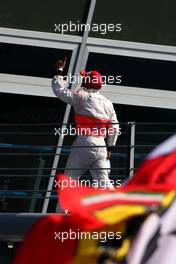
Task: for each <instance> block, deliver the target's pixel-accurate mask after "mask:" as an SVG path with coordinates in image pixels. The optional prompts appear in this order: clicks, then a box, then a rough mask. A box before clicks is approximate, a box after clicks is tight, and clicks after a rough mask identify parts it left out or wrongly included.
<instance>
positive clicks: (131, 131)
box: [127, 122, 135, 178]
mask: <svg viewBox="0 0 176 264" xmlns="http://www.w3.org/2000/svg"><path fill="white" fill-rule="evenodd" d="M134 152H135V122H128V161H127V164H128V165H127V177H128V178H131V177H133V174H134Z"/></svg>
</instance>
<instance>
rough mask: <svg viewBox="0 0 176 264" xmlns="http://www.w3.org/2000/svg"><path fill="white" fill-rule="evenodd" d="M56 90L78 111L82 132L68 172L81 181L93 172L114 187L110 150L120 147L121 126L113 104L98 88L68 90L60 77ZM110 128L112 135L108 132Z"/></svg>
mask: <svg viewBox="0 0 176 264" xmlns="http://www.w3.org/2000/svg"><path fill="white" fill-rule="evenodd" d="M52 89H53V92H54V94H55V95H56V96H57V97H58V98H60V99H61V100H62V101H64V102H65V103H68V104H71V105H72V106H73V108H74V111H75V121H76V125H77V132H78V133H77V137H76V140H75V141H74V143H73V145H72V150H71V154H70V156H69V158H68V161H67V164H66V169H65V172H64V173H65V174H66V175H68V176H70V177H72V178H74V179H79V178H80V177H81V176H82V175H83V174H84V173H85V172H86V171H87V170H89V172H90V173H91V175H92V177H93V180H95V181H96V182H98V185H99V186H100V187H107V188H112V184H111V182H110V180H109V177H108V174H109V173H108V172H109V168H107V147H108V146H109V147H112V146H114V145H115V144H116V140H117V137H118V132H119V125H118V121H117V117H116V113H115V111H114V108H113V105H112V103H111V101H109V100H108V99H107V98H106V97H104V96H103V95H101V94H100V93H99V92H98V91H97V90H95V89H86V88H82V87H81V88H76V89H73V90H70V89H68V88H67V86H65V85H64V81H63V77H62V76H60V75H57V76H55V77H54V78H53V80H52ZM107 127H109V128H110V129H109V130H108V131H111V133H107ZM100 128H101V129H100ZM81 129H82V131H81ZM80 131H81V133H80ZM100 131H101V133H100ZM104 131H106V133H104ZM105 138H106V142H105Z"/></svg>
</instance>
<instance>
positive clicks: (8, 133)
mask: <svg viewBox="0 0 176 264" xmlns="http://www.w3.org/2000/svg"><path fill="white" fill-rule="evenodd" d="M68 125H74V124H73V123H69V124H58V123H57V124H1V126H0V138H1V142H0V212H1V213H21V212H25V213H47V212H55V207H56V204H57V195H56V188H54V179H55V175H56V174H57V173H60V172H64V168H65V164H66V160H67V158H68V156H69V154H70V149H71V145H72V142H73V136H64V135H55V132H54V131H55V129H56V127H57V128H59V127H60V128H61V127H62V126H68ZM120 127H121V132H122V133H121V135H120V136H119V139H118V141H117V144H116V146H115V148H114V151H113V154H112V159H111V165H112V167H111V175H110V178H111V179H113V180H115V179H121V181H122V183H123V181H125V180H126V179H128V178H129V177H132V176H133V174H134V172H135V169H136V167H138V166H139V164H140V162H141V161H142V160H143V159H144V158H145V156H146V155H147V154H148V153H149V151H150V150H151V149H152V148H154V147H155V146H156V145H157V144H158V143H160V142H161V141H162V140H163V139H165V138H167V137H168V136H169V135H171V134H174V131H175V130H176V124H175V123H135V122H128V123H120ZM60 137H63V144H62V145H58V141H59V139H60ZM101 147H102V146H101ZM58 149H59V152H58ZM56 158H57V161H58V162H57V166H56V162H55V159H56ZM72 169H73V170H74V169H75V168H72ZM105 169H106V168H105ZM85 177H88V178H89V179H90V180H91V177H90V175H89V173H86V174H85Z"/></svg>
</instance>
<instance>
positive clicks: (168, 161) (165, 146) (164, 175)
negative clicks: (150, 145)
mask: <svg viewBox="0 0 176 264" xmlns="http://www.w3.org/2000/svg"><path fill="white" fill-rule="evenodd" d="M133 185H136V187H137V186H138V187H140V186H141V187H142V186H143V187H145V188H146V189H150V188H156V189H160V190H161V189H163V191H169V190H172V189H175V188H176V135H174V136H172V137H170V138H169V139H167V140H166V141H164V142H163V143H161V144H160V145H159V146H158V147H157V148H155V149H154V151H152V152H151V154H150V155H149V156H148V158H147V159H146V160H145V161H144V162H143V164H142V165H141V166H140V167H139V169H138V170H137V172H136V174H135V175H134V177H132V178H131V179H130V181H129V182H128V183H127V186H133Z"/></svg>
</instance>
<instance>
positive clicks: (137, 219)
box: [13, 136, 176, 264]
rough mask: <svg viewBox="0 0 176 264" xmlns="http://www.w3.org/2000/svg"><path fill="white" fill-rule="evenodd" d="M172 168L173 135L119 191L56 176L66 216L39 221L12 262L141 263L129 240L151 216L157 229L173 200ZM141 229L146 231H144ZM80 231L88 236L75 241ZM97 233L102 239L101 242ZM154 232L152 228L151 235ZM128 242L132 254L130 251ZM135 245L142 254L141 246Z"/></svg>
mask: <svg viewBox="0 0 176 264" xmlns="http://www.w3.org/2000/svg"><path fill="white" fill-rule="evenodd" d="M175 167H176V136H173V137H171V138H170V139H169V140H168V141H166V142H164V143H163V144H161V145H160V146H159V147H158V148H156V150H154V151H153V152H152V153H151V154H150V155H149V157H148V158H147V160H145V161H144V163H143V164H142V165H141V167H140V168H139V169H138V171H137V173H136V175H135V176H134V177H133V178H132V179H131V180H130V181H129V182H128V183H127V184H126V185H125V186H123V187H121V188H116V189H115V190H101V189H96V188H88V187H85V186H79V184H78V182H77V184H76V185H74V187H70V186H69V184H68V183H69V182H70V178H69V177H67V176H65V175H61V176H59V177H58V181H60V182H62V181H64V183H67V184H66V185H67V188H64V189H61V188H58V195H59V199H60V201H61V205H62V207H63V208H64V209H67V210H69V212H70V213H71V215H70V216H67V217H63V216H59V215H53V216H48V217H45V218H44V219H41V220H40V221H38V222H37V223H36V224H35V225H34V226H33V227H32V229H31V231H30V232H29V234H28V235H27V237H26V239H25V241H24V243H23V245H22V246H21V248H20V249H19V251H18V254H17V256H16V257H15V259H14V262H13V264H24V263H25V264H31V263H33V264H38V263H42V264H48V263H52V264H59V263H62V264H82V263H84V264H89V263H91V264H97V263H103V261H104V260H111V261H114V263H116V262H117V263H123V261H124V259H126V261H127V263H128V264H131V263H130V260H129V258H128V257H129V255H130V256H133V259H138V260H139V261H138V263H139V264H142V262H140V259H143V255H141V256H140V257H138V255H137V254H138V253H137V251H136V250H135V246H134V244H133V243H132V242H133V240H134V237H135V235H136V234H137V232H138V230H139V228H140V226H141V225H142V224H143V223H145V222H144V221H145V220H146V219H147V218H148V216H150V215H151V214H155V215H157V222H156V229H153V230H154V231H155V230H157V227H158V226H159V224H158V223H159V220H158V219H159V218H160V216H162V215H163V214H164V212H165V211H167V210H166V209H167V208H169V206H170V205H171V204H172V203H173V201H175V189H176V188H175V187H176V168H175ZM150 223H151V222H150V221H149V225H150ZM167 223H168V222H167ZM142 230H144V231H145V228H143V229H142ZM82 232H83V233H84V234H87V236H86V237H83V238H82V237H80V234H82ZM109 232H110V233H111V237H112V235H113V234H116V237H113V238H114V239H112V240H111V239H109V237H107V234H109ZM141 232H142V231H141ZM73 233H74V235H73ZM75 234H76V235H75ZM101 234H103V235H106V239H105V237H104V238H103V237H101ZM117 234H118V235H119V238H120V240H119V239H117ZM153 234H154V235H155V233H154V232H153V233H152V230H151V234H150V235H151V237H152V235H153ZM144 235H147V233H146V232H145V233H144ZM141 237H142V235H141V233H140V238H141ZM147 238H148V236H147V237H146V240H145V241H146V247H147V246H148V245H147V243H148V242H147V241H148V240H147ZM149 238H150V237H149ZM102 239H104V241H102ZM137 241H140V240H139V239H138V240H137ZM131 244H132V245H133V247H134V250H135V251H134V250H133V249H131ZM139 244H140V242H139ZM140 245H141V248H142V250H143V251H142V252H145V245H144V243H142V244H140ZM149 245H150V243H149ZM130 249H131V250H130ZM147 249H148V247H147ZM128 252H129V255H128ZM147 252H148V251H147ZM142 254H143V253H142ZM101 261H102V262H101ZM133 263H135V262H133ZM158 263H159V262H158ZM152 264H153V263H152Z"/></svg>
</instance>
